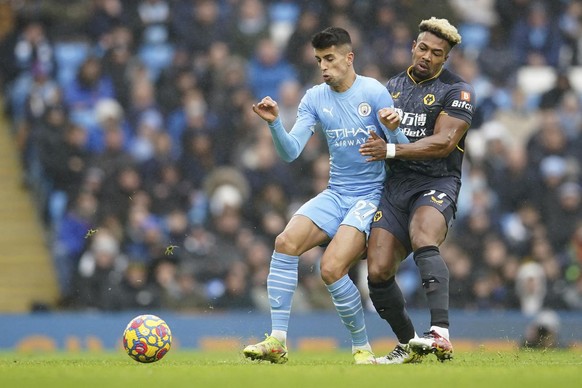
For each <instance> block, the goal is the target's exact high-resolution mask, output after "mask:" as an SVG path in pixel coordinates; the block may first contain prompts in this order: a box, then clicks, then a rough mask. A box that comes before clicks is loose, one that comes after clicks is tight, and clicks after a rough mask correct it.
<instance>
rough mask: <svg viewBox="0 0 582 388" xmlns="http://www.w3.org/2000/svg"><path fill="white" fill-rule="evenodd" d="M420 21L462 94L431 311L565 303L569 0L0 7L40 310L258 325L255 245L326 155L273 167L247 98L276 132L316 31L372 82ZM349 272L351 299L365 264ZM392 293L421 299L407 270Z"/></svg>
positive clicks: (269, 234)
mask: <svg viewBox="0 0 582 388" xmlns="http://www.w3.org/2000/svg"><path fill="white" fill-rule="evenodd" d="M430 16H437V17H445V18H448V19H449V20H450V21H451V22H452V23H453V24H454V25H456V26H457V27H458V28H459V30H460V33H461V35H462V37H463V42H462V43H461V44H460V45H459V46H458V47H456V48H455V49H454V50H453V51H452V52H451V55H450V58H449V59H448V61H447V66H448V67H449V68H451V70H453V71H455V72H457V73H458V74H460V75H461V76H462V77H463V78H464V79H465V80H466V81H468V82H469V83H471V84H472V85H473V86H474V87H475V90H476V94H477V105H476V115H475V117H474V121H473V125H472V128H471V129H470V131H469V135H468V137H467V154H466V158H465V163H464V176H463V188H462V192H461V198H460V202H459V207H458V212H457V218H456V220H455V223H454V225H453V227H452V228H451V229H450V231H449V236H448V239H447V242H446V243H445V244H444V245H443V247H442V248H441V252H442V255H443V257H444V258H445V260H446V261H447V264H448V266H449V269H450V274H451V283H450V289H451V307H452V308H458V309H469V310H491V309H520V310H521V311H523V313H524V314H527V315H531V316H533V315H534V314H536V313H537V312H539V311H541V310H543V309H547V308H551V309H557V310H560V309H564V310H565V309H568V310H582V272H581V269H582V187H581V182H582V181H581V175H580V174H581V170H580V167H581V166H582V109H581V107H580V98H581V96H582V89H581V88H580V87H579V86H580V85H579V78H577V77H576V74H579V73H576V71H575V70H579V69H580V66H581V65H582V52H581V48H582V20H581V17H582V1H579V0H546V1H540V0H448V1H445V0H443V1H431V2H426V1H422V0H353V1H350V0H324V1H317V2H314V1H307V0H296V1H292V0H216V1H212V0H124V1H121V0H75V1H73V0H58V1H57V0H43V1H40V0H20V1H16V0H15V1H0V20H1V22H0V26H1V28H0V86H1V87H2V91H3V96H4V110H5V112H6V114H7V116H8V117H9V119H10V123H11V125H12V134H13V136H14V138H15V139H16V143H17V146H18V147H19V152H20V155H21V157H22V165H23V171H24V176H23V185H25V187H27V188H28V189H29V190H30V191H31V193H33V195H34V198H35V201H36V203H37V204H38V211H39V214H40V215H41V218H42V222H44V224H45V228H46V230H47V240H48V242H49V244H50V247H51V253H52V256H53V259H54V265H55V268H56V273H57V274H58V279H59V284H60V287H61V295H62V298H61V302H60V306H59V308H62V309H98V310H121V309H143V308H150V309H154V308H162V309H173V310H179V311H204V310H208V309H234V308H236V309H248V310H262V311H268V301H267V298H266V284H265V283H266V277H267V272H268V270H269V261H270V255H271V252H272V249H273V240H274V237H275V236H276V235H277V234H278V233H279V232H281V231H282V228H283V227H284V226H285V224H286V223H287V221H288V219H289V217H290V215H292V214H293V212H294V211H295V210H296V209H297V207H298V206H299V205H300V204H302V203H303V202H305V201H306V200H307V199H309V198H310V197H312V196H313V195H314V194H316V193H318V192H319V191H321V190H322V189H323V188H325V186H326V184H327V179H328V158H329V156H328V154H327V146H326V144H325V139H323V138H322V137H321V136H320V135H316V136H314V137H313V138H312V139H311V140H310V142H309V143H308V145H307V147H306V149H305V150H304V151H303V153H302V155H301V157H300V158H299V159H298V160H297V161H295V162H293V163H291V164H286V163H284V162H282V161H281V160H280V159H279V158H278V157H277V155H276V153H275V151H274V147H273V145H272V140H271V136H270V133H269V130H268V128H267V126H266V125H265V124H264V122H263V121H262V120H261V119H260V118H258V117H257V116H256V115H255V114H254V113H253V112H252V110H251V106H252V104H253V103H254V102H255V101H258V100H259V99H261V98H262V97H264V96H266V95H270V96H272V97H273V98H274V99H275V100H277V101H278V103H279V106H280V109H281V117H282V119H283V122H284V124H285V126H286V128H288V129H290V128H291V126H292V125H293V122H294V119H295V113H296V108H297V105H298V103H299V101H300V99H301V97H302V95H303V93H304V91H305V90H306V89H307V88H309V87H310V86H311V85H313V84H316V83H320V82H321V77H320V73H319V70H318V69H317V66H316V62H315V60H314V58H313V51H312V49H311V46H310V37H311V35H312V34H313V33H315V32H317V31H319V30H320V29H322V28H324V27H327V26H329V25H334V26H341V27H344V28H346V29H347V30H348V31H349V32H350V33H351V35H352V39H353V43H354V52H355V55H356V59H355V66H356V70H357V72H358V73H360V74H364V75H368V76H371V77H374V78H377V79H378V80H380V81H381V82H386V80H387V79H388V78H389V77H391V76H392V75H394V74H396V73H397V72H400V71H403V70H405V69H406V68H407V66H408V64H409V62H410V56H411V53H410V49H411V45H412V41H413V40H414V38H415V36H416V33H417V26H418V23H419V22H420V20H422V19H426V18H429V17H430ZM322 249H323V248H316V249H313V250H312V251H309V252H308V253H307V254H305V255H303V256H302V260H301V261H300V274H299V282H300V283H299V289H298V292H297V294H296V297H295V300H294V305H293V308H294V310H296V311H311V310H317V309H330V308H333V306H332V305H331V302H330V298H329V295H328V294H327V291H326V289H325V287H324V286H323V282H322V280H321V279H320V276H319V272H318V271H319V258H320V256H321V253H322ZM352 275H353V276H354V278H356V279H358V284H359V285H360V287H361V289H362V291H363V294H364V296H365V295H366V289H365V288H366V282H365V281H364V280H365V263H364V262H363V263H362V265H361V266H360V267H358V268H356V270H355V271H354V273H353V274H352ZM397 279H398V281H399V283H400V284H401V287H402V289H403V291H404V293H405V296H406V299H407V302H408V304H409V305H410V306H412V307H414V306H421V305H424V303H425V301H424V294H423V292H422V290H420V289H419V287H420V281H419V279H418V272H417V270H416V268H415V265H414V263H413V262H412V260H411V259H407V260H405V261H404V262H403V264H402V267H401V270H400V272H399V275H398V277H397Z"/></svg>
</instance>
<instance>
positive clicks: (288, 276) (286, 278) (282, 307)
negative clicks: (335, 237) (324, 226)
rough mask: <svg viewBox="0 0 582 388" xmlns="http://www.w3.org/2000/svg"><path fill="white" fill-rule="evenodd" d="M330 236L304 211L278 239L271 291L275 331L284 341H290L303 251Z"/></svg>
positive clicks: (292, 220) (271, 266) (269, 276)
mask: <svg viewBox="0 0 582 388" xmlns="http://www.w3.org/2000/svg"><path fill="white" fill-rule="evenodd" d="M327 240H329V237H328V236H327V235H326V234H325V233H324V232H323V231H322V230H321V229H319V228H318V227H317V226H316V225H315V224H314V223H313V222H312V221H311V220H310V219H309V218H307V217H304V216H301V215H298V216H295V217H293V218H292V219H291V221H289V224H288V225H287V227H286V228H285V230H284V231H283V232H282V233H281V234H280V235H279V236H277V238H276V239H275V250H274V252H273V256H272V258H271V264H270V270H269V275H268V276H267V293H268V296H269V304H270V306H271V325H272V326H271V328H272V333H271V334H272V335H273V336H274V337H275V338H277V339H278V340H279V341H281V342H282V343H285V341H286V337H287V330H288V327H289V318H290V313H291V304H292V301H293V295H294V294H295V290H296V288H297V281H298V275H297V267H298V263H299V255H301V254H302V253H304V252H306V251H308V250H309V249H311V248H313V247H315V246H317V245H320V244H323V243H324V242H326V241H327Z"/></svg>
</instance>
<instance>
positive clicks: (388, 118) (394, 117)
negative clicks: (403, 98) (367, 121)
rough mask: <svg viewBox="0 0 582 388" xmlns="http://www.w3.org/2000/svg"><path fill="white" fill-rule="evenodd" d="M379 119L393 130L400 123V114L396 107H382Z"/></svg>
mask: <svg viewBox="0 0 582 388" xmlns="http://www.w3.org/2000/svg"><path fill="white" fill-rule="evenodd" d="M378 119H379V120H380V122H381V123H382V124H384V125H385V126H386V128H388V129H389V130H391V131H394V130H395V129H396V128H398V126H399V125H400V115H399V114H398V112H396V110H395V109H394V108H382V109H380V110H379V111H378Z"/></svg>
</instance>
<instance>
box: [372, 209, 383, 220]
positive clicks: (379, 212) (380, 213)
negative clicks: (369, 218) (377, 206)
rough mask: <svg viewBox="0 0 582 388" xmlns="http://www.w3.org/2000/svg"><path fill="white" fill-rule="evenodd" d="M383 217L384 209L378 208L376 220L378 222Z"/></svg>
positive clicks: (375, 215)
mask: <svg viewBox="0 0 582 388" xmlns="http://www.w3.org/2000/svg"><path fill="white" fill-rule="evenodd" d="M381 219H382V210H378V211H377V212H376V214H374V222H378V221H380V220H381Z"/></svg>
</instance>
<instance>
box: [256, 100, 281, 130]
mask: <svg viewBox="0 0 582 388" xmlns="http://www.w3.org/2000/svg"><path fill="white" fill-rule="evenodd" d="M253 111H254V112H255V113H256V114H258V115H259V116H260V117H261V118H262V119H263V120H265V121H267V122H268V123H272V122H273V121H275V119H276V118H277V116H279V106H278V105H277V102H276V101H275V100H273V99H272V98H271V97H269V96H267V97H265V98H263V99H262V100H261V101H260V102H259V103H258V104H253Z"/></svg>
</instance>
